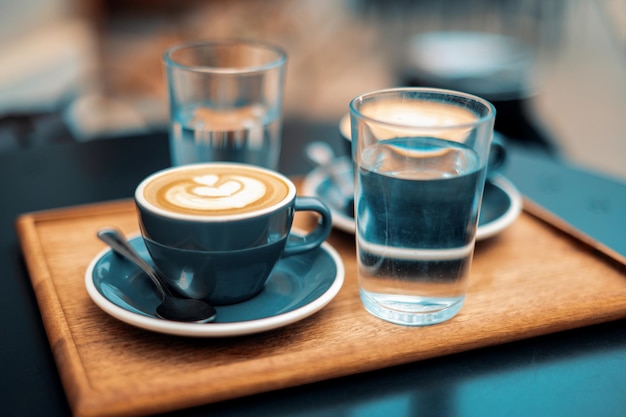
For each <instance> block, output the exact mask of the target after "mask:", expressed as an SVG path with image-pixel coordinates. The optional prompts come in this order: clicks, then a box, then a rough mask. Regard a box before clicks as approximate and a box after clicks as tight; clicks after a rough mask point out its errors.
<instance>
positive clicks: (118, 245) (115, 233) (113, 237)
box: [97, 227, 170, 297]
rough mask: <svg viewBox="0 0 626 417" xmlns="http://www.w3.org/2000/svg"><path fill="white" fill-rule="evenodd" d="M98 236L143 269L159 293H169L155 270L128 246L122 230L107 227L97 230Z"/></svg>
mask: <svg viewBox="0 0 626 417" xmlns="http://www.w3.org/2000/svg"><path fill="white" fill-rule="evenodd" d="M97 235H98V238H99V239H100V240H102V241H103V242H105V243H106V244H107V245H109V246H110V247H111V249H113V251H114V252H115V253H117V254H119V255H120V256H123V257H124V258H126V259H127V260H129V261H131V262H133V263H134V264H135V265H137V266H138V267H139V268H141V270H142V271H144V272H145V273H146V274H147V275H148V276H149V277H150V279H151V280H152V282H153V283H154V285H155V286H156V287H157V288H158V289H159V291H160V292H161V295H162V296H163V297H165V296H167V295H170V293H169V290H168V288H167V287H166V286H165V283H163V282H161V279H160V277H159V276H158V274H157V272H156V271H155V270H154V268H152V266H151V265H150V264H148V263H147V262H146V261H144V260H143V258H142V257H141V256H139V254H138V253H137V251H135V249H134V248H133V247H132V246H130V244H129V243H128V241H127V240H126V238H125V237H124V235H123V234H122V232H120V231H119V230H117V229H115V228H112V227H107V228H103V229H100V230H98V233H97Z"/></svg>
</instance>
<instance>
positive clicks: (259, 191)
mask: <svg viewBox="0 0 626 417" xmlns="http://www.w3.org/2000/svg"><path fill="white" fill-rule="evenodd" d="M266 190H267V188H266V186H265V184H263V183H262V182H261V181H258V180H256V179H254V178H250V177H246V176H243V175H233V174H229V175H221V176H220V175H218V174H208V175H202V176H197V177H194V178H192V179H189V180H185V181H181V182H177V183H175V184H173V185H172V186H171V187H170V188H169V189H168V190H167V191H166V193H165V199H166V200H167V201H168V202H169V203H170V204H173V205H175V206H178V207H182V208H185V209H193V210H206V211H211V210H228V209H237V208H244V207H246V206H248V205H250V204H252V203H254V202H256V201H258V200H259V199H261V198H263V196H264V195H265V193H266Z"/></svg>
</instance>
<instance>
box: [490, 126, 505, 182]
mask: <svg viewBox="0 0 626 417" xmlns="http://www.w3.org/2000/svg"><path fill="white" fill-rule="evenodd" d="M505 161H506V146H505V145H504V141H503V140H502V139H501V138H500V137H499V135H496V134H494V136H493V139H492V140H491V148H490V150H489V161H488V165H487V176H489V175H491V174H493V173H494V172H497V171H499V170H500V168H502V165H504V162H505Z"/></svg>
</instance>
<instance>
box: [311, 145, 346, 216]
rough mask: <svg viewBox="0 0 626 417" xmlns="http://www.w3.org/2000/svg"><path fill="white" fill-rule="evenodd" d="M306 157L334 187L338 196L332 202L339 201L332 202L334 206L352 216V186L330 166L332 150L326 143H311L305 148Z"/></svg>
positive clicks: (333, 156) (332, 158)
mask: <svg viewBox="0 0 626 417" xmlns="http://www.w3.org/2000/svg"><path fill="white" fill-rule="evenodd" d="M306 156H307V157H308V158H309V160H310V161H311V162H313V163H314V164H316V165H318V166H319V167H321V168H322V169H323V170H324V172H326V174H327V175H328V176H329V178H330V180H331V182H332V183H333V184H334V185H335V186H336V188H337V190H336V191H337V192H338V193H339V196H336V197H335V198H334V200H339V201H334V203H335V205H336V206H339V209H340V210H341V211H342V212H344V213H345V214H347V215H349V216H350V217H352V216H354V185H353V184H352V183H351V182H348V181H346V179H344V178H342V176H341V175H339V174H338V173H337V172H336V170H335V169H334V167H333V166H332V163H333V160H334V159H335V152H334V151H333V148H331V146H330V145H329V144H328V143H326V142H322V141H315V142H311V143H310V144H309V145H308V146H307V147H306Z"/></svg>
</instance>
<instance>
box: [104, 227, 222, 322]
mask: <svg viewBox="0 0 626 417" xmlns="http://www.w3.org/2000/svg"><path fill="white" fill-rule="evenodd" d="M97 235H98V238H99V239H100V240H102V241H103V242H105V243H106V244H107V245H109V246H110V247H111V249H112V250H113V251H114V252H115V253H117V254H118V255H120V256H122V257H124V258H126V259H127V260H129V261H130V262H132V263H134V264H135V265H137V266H138V267H139V268H140V269H141V270H142V271H143V272H145V273H146V274H147V275H148V276H149V277H150V279H151V280H152V282H153V283H154V285H155V286H156V287H157V288H158V290H159V292H160V293H161V296H162V297H163V300H162V302H161V304H159V306H158V307H157V308H156V314H157V316H159V317H160V318H162V319H165V320H174V321H181V322H194V323H207V322H210V321H213V320H214V319H215V316H216V315H217V312H216V311H215V308H213V306H211V305H210V304H208V303H206V302H205V301H202V300H196V299H192V298H180V297H177V296H175V295H174V294H172V293H171V291H170V290H169V288H168V287H167V285H166V284H165V282H164V281H163V278H161V276H159V273H158V272H157V271H156V270H155V269H154V268H152V266H150V265H149V264H148V263H147V262H146V261H144V260H143V259H142V258H141V256H139V254H138V253H137V252H136V251H135V249H134V248H133V247H132V246H130V244H129V243H128V242H127V241H126V238H125V237H124V235H123V234H122V233H121V232H120V231H119V230H117V229H115V228H111V227H107V228H103V229H100V230H99V231H98V233H97Z"/></svg>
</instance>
